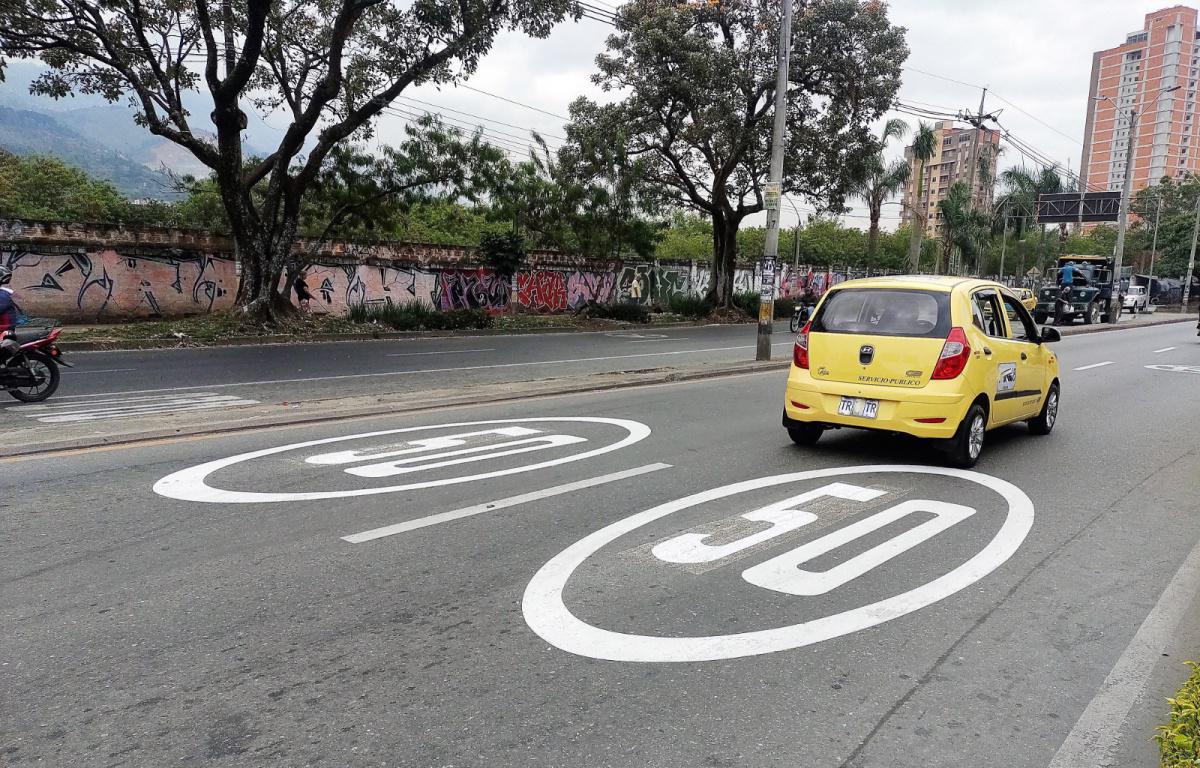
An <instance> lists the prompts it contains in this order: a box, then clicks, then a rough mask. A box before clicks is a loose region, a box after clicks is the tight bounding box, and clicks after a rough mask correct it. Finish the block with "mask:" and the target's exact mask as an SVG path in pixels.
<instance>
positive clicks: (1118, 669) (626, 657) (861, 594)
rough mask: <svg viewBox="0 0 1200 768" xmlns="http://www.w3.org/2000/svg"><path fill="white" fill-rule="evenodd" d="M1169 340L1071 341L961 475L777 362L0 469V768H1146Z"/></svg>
mask: <svg viewBox="0 0 1200 768" xmlns="http://www.w3.org/2000/svg"><path fill="white" fill-rule="evenodd" d="M688 332H689V333H694V332H693V331H690V330H689V331H688ZM1194 333H1195V331H1194V330H1193V329H1191V328H1190V327H1189V326H1178V325H1176V326H1165V327H1160V328H1148V329H1139V330H1128V331H1121V332H1117V333H1103V334H1096V335H1091V336H1079V337H1073V338H1070V339H1067V340H1064V342H1063V343H1062V344H1061V345H1060V346H1059V347H1058V350H1059V352H1060V357H1061V360H1062V364H1063V372H1064V373H1063V408H1062V412H1061V415H1060V421H1059V423H1058V426H1057V428H1056V430H1055V432H1054V433H1053V434H1052V435H1051V436H1049V437H1044V438H1039V437H1033V436H1031V435H1029V434H1028V433H1027V431H1026V430H1025V429H1024V428H1023V427H1009V428H1005V429H1003V430H999V431H997V432H994V433H990V434H989V440H988V445H987V446H986V448H985V455H984V458H983V460H982V461H981V463H980V465H979V466H978V467H977V469H976V472H975V473H961V472H948V471H945V470H942V469H941V467H940V465H939V463H938V456H937V454H936V453H935V452H933V451H931V450H930V449H929V448H928V447H927V446H924V445H921V444H919V443H915V442H914V441H910V440H906V439H900V438H887V437H878V436H873V435H869V434H866V433H860V432H853V431H839V432H836V433H832V434H828V435H826V436H825V438H823V439H822V441H821V442H820V443H819V444H818V446H817V447H815V448H809V449H801V448H796V447H794V446H792V445H791V444H790V443H789V442H788V440H787V437H786V435H785V434H784V432H783V430H782V429H781V427H780V426H779V414H780V410H781V397H782V386H783V380H784V374H783V373H782V372H771V373H765V374H757V375H747V376H740V377H733V378H724V379H715V380H709V381H701V382H690V383H685V384H674V385H667V386H659V387H653V388H642V389H633V390H624V391H614V392H605V393H600V394H589V393H583V394H578V395H571V396H560V397H553V398H543V399H540V400H533V401H524V402H518V403H505V404H503V405H500V406H489V405H486V404H483V405H480V406H478V407H473V408H459V409H454V410H444V411H439V412H433V413H424V414H420V415H418V416H411V417H404V418H399V417H380V418H373V419H360V420H354V421H343V422H339V423H330V424H323V425H318V426H304V427H294V428H278V429H270V430H260V431H255V432H247V433H239V434H235V435H222V436H217V437H208V438H193V439H181V440H178V441H163V442H159V443H156V444H153V445H141V446H125V447H119V448H115V449H113V448H109V449H104V450H95V451H81V452H76V453H73V454H70V455H59V456H53V457H43V458H27V459H21V460H15V461H12V460H9V461H3V462H0V551H2V553H3V557H2V558H0V626H3V627H4V631H3V633H2V634H0V765H5V766H26V765H46V766H166V765H179V766H256V765H279V766H301V765H305V766H307V765H312V766H405V767H408V766H412V767H413V768H433V767H435V766H436V767H439V768H448V767H449V766H456V767H461V766H488V767H489V768H491V767H493V766H572V767H574V766H588V767H592V766H597V767H598V766H651V767H654V768H657V767H659V766H663V767H669V768H674V767H676V766H679V767H681V768H682V767H685V766H686V767H688V768H691V767H693V766H755V767H757V766H763V767H764V768H765V767H768V766H770V767H772V768H773V767H776V766H805V767H808V766H914V767H916V766H968V765H969V766H991V765H997V766H999V765H1003V766H1051V765H1053V766H1091V765H1103V764H1108V762H1111V764H1115V765H1122V766H1126V765H1132V766H1140V765H1145V766H1151V765H1155V764H1156V762H1155V750H1154V747H1153V745H1152V744H1151V743H1150V742H1149V741H1148V739H1149V735H1150V732H1151V729H1152V725H1153V723H1154V721H1155V719H1156V718H1157V717H1158V716H1159V713H1161V711H1162V708H1163V705H1162V703H1161V697H1162V695H1165V691H1169V690H1170V688H1171V686H1173V685H1176V684H1178V682H1179V681H1180V679H1182V677H1183V676H1185V675H1186V672H1187V670H1186V669H1184V668H1183V667H1182V664H1181V663H1182V661H1183V660H1184V659H1185V658H1190V657H1194V656H1195V654H1196V653H1198V652H1200V651H1198V650H1197V645H1196V643H1200V620H1198V614H1197V606H1196V605H1195V604H1194V600H1195V590H1196V587H1197V582H1198V581H1200V555H1197V554H1196V553H1195V552H1194V549H1195V548H1196V547H1197V542H1198V540H1200V526H1198V523H1200V500H1198V499H1197V494H1196V488H1197V486H1198V482H1200V480H1198V478H1200V453H1198V449H1200V441H1198V440H1197V433H1196V425H1197V424H1198V423H1200V397H1197V394H1198V393H1200V373H1198V372H1200V344H1198V343H1197V340H1196V338H1195V336H1194ZM602 338H603V337H602ZM536 341H537V343H539V344H542V343H546V342H547V341H549V340H548V339H545V338H542V337H539V338H538V339H537V340H536ZM689 341H695V342H696V346H697V347H699V346H724V344H723V343H720V342H718V343H713V341H712V340H711V339H706V340H705V342H706V343H704V344H701V343H699V342H700V340H689ZM455 343H461V344H462V345H463V346H464V347H470V346H472V345H480V346H492V344H491V343H490V342H488V341H480V340H462V341H461V342H459V341H457V340H456V342H455ZM557 343H560V344H563V345H570V344H579V343H580V342H579V341H577V340H574V339H563V340H561V341H559V342H557ZM596 343H597V344H603V345H606V346H605V347H604V349H606V350H607V349H608V348H609V347H608V346H607V345H611V344H616V343H618V342H610V341H602V340H599V339H598V340H597V342H596ZM626 343H628V342H626ZM672 343H674V342H672ZM392 346H394V345H383V344H380V345H378V348H379V349H381V350H382V349H385V348H387V349H390V348H392ZM642 346H653V345H652V344H646V345H642ZM730 346H732V344H730ZM409 348H410V349H411V350H413V351H417V349H418V346H417V345H415V344H414V345H412V346H411V347H409ZM308 349H309V348H308V347H305V348H303V351H307V350H308ZM287 351H288V353H289V354H296V353H297V352H299V351H302V350H296V349H289V350H287ZM156 354H157V353H156ZM207 354H213V355H216V354H225V351H220V352H217V351H211V352H207ZM331 354H333V353H331ZM464 354H466V353H464ZM470 354H477V353H470ZM480 354H481V353H480ZM556 354H559V355H560V356H562V357H579V356H581V355H580V354H579V353H578V352H577V351H576V352H572V351H571V350H570V349H569V348H567V347H566V346H564V348H563V350H562V351H561V353H559V352H556ZM743 354H744V352H743ZM1148 366H1152V367H1148ZM431 367H432V366H431ZM249 373H253V371H249ZM98 375H99V374H98ZM163 375H164V376H165V375H166V374H163ZM197 375H200V374H197ZM270 375H271V376H274V375H276V374H274V373H272V374H270ZM479 422H488V423H479ZM380 432H384V433H386V434H370V433H380ZM355 436H357V437H355ZM1193 641H1195V642H1193ZM1163 654H1169V655H1167V656H1164V655H1163ZM1112 761H1115V762H1112Z"/></svg>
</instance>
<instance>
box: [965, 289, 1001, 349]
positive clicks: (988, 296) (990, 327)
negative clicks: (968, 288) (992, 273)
mask: <svg viewBox="0 0 1200 768" xmlns="http://www.w3.org/2000/svg"><path fill="white" fill-rule="evenodd" d="M971 314H972V316H973V317H974V321H975V326H976V327H977V328H979V330H981V331H983V332H984V333H986V334H987V335H988V336H995V337H997V338H1004V337H1005V336H1006V335H1007V334H1006V333H1005V330H1004V321H1003V320H1002V319H1001V318H1000V307H999V305H998V304H997V303H996V294H995V293H993V292H991V291H980V292H979V293H976V294H975V295H974V296H972V297H971Z"/></svg>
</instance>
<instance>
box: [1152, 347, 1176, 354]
mask: <svg viewBox="0 0 1200 768" xmlns="http://www.w3.org/2000/svg"><path fill="white" fill-rule="evenodd" d="M1172 349H1175V347H1163V348H1162V349H1156V350H1154V354H1156V355H1157V354H1158V353H1159V352H1170V351H1171V350H1172Z"/></svg>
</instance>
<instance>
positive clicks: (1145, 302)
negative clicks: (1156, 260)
mask: <svg viewBox="0 0 1200 768" xmlns="http://www.w3.org/2000/svg"><path fill="white" fill-rule="evenodd" d="M1149 307H1150V294H1148V293H1147V292H1146V286H1144V285H1131V286H1129V287H1128V288H1127V289H1125V304H1124V306H1123V307H1122V311H1128V312H1130V313H1132V314H1135V315H1136V314H1137V313H1138V312H1145V311H1146V310H1147V309H1148V308H1149Z"/></svg>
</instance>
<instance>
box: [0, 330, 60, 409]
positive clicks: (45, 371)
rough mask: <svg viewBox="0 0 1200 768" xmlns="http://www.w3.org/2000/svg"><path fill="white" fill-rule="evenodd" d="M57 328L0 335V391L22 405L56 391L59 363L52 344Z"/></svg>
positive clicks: (56, 347)
mask: <svg viewBox="0 0 1200 768" xmlns="http://www.w3.org/2000/svg"><path fill="white" fill-rule="evenodd" d="M60 333H62V329H61V328H29V329H18V330H15V331H5V332H4V333H2V334H0V390H3V391H5V392H7V393H8V394H10V395H12V396H13V397H15V398H16V399H18V400H20V401H21V402H23V403H40V402H42V401H43V400H46V399H47V398H49V397H50V396H51V395H53V394H54V393H55V391H57V390H58V380H59V370H58V368H59V366H66V367H68V368H70V367H72V366H71V364H70V363H68V362H67V361H66V360H63V356H62V350H60V349H59V348H58V344H57V343H56V342H57V340H58V335H59V334H60Z"/></svg>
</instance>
